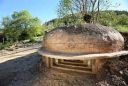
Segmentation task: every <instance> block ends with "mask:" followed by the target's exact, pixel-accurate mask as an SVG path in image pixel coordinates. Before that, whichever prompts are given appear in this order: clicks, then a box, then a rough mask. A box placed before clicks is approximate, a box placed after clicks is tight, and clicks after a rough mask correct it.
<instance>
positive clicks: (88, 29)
mask: <svg viewBox="0 0 128 86" xmlns="http://www.w3.org/2000/svg"><path fill="white" fill-rule="evenodd" d="M123 45H124V38H123V37H122V35H121V34H120V33H119V32H118V31H116V30H114V29H112V28H110V27H106V26H102V25H99V24H84V25H76V26H64V27H58V28H55V29H53V30H52V31H50V32H48V33H46V35H45V36H44V40H43V48H45V49H47V50H49V51H54V52H60V53H73V54H76V53H105V52H114V51H119V50H121V49H122V47H123Z"/></svg>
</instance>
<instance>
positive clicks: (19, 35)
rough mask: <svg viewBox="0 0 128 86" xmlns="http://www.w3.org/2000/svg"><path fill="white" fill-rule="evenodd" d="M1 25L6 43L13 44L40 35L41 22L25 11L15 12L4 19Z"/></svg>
mask: <svg viewBox="0 0 128 86" xmlns="http://www.w3.org/2000/svg"><path fill="white" fill-rule="evenodd" d="M2 25H3V28H4V35H5V37H6V39H7V41H14V42H15V41H18V40H24V39H29V38H33V37H34V36H37V35H41V34H42V26H41V21H40V20H39V19H38V18H37V17H33V16H32V15H31V14H30V13H29V12H28V11H26V10H22V11H20V12H16V11H15V12H14V13H13V14H12V15H11V16H10V17H4V18H3V22H2ZM24 34H26V35H24ZM23 36H25V37H23Z"/></svg>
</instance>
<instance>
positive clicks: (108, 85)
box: [97, 56, 128, 86]
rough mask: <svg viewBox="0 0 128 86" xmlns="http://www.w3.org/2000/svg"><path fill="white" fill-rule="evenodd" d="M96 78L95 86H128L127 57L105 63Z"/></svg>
mask: <svg viewBox="0 0 128 86" xmlns="http://www.w3.org/2000/svg"><path fill="white" fill-rule="evenodd" d="M97 76H98V79H99V82H98V83H97V86H128V56H122V57H119V58H118V59H113V60H111V61H107V62H106V63H105V64H104V66H103V68H102V69H101V70H100V71H99V74H98V75H97Z"/></svg>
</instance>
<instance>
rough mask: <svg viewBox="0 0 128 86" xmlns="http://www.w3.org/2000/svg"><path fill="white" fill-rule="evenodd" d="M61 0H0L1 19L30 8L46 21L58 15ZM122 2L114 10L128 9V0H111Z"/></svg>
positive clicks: (34, 14) (31, 11)
mask: <svg viewBox="0 0 128 86" xmlns="http://www.w3.org/2000/svg"><path fill="white" fill-rule="evenodd" d="M59 1H60V0H0V21H1V20H2V18H3V17H5V16H11V14H12V13H13V12H14V11H21V10H28V11H29V12H30V13H31V14H32V15H33V16H35V17H38V18H39V19H40V20H41V21H42V22H46V21H48V20H51V19H53V18H56V17H57V7H58V4H59ZM111 1H112V2H113V3H116V2H117V3H120V6H119V7H116V8H111V9H114V10H126V11H128V0H111Z"/></svg>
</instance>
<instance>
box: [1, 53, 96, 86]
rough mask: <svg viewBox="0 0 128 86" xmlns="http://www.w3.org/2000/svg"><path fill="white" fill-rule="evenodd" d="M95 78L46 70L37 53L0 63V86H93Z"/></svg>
mask: <svg viewBox="0 0 128 86" xmlns="http://www.w3.org/2000/svg"><path fill="white" fill-rule="evenodd" d="M95 80H96V79H95V76H93V75H85V74H75V73H74V74H73V73H64V72H61V71H56V70H53V69H48V68H46V67H44V65H41V56H40V55H38V54H37V53H31V54H29V55H26V56H23V57H18V58H15V59H11V60H8V61H5V62H3V63H0V86H95Z"/></svg>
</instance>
